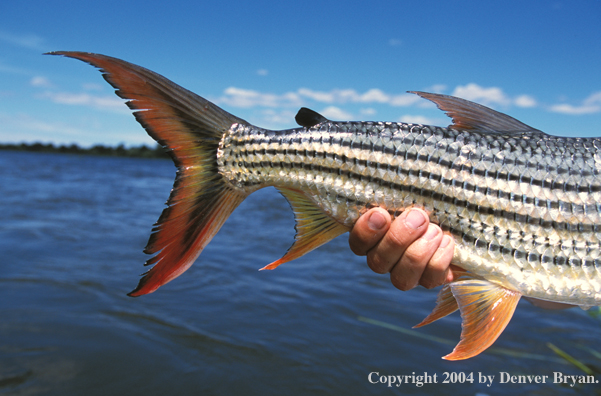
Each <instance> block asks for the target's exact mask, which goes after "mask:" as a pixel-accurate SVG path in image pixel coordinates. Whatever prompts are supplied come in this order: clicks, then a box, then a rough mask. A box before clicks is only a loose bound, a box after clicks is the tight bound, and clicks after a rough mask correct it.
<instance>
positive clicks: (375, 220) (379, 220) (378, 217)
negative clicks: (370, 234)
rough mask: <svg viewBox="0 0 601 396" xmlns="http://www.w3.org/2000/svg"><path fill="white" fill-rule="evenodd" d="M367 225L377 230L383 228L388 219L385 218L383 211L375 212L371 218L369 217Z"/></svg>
mask: <svg viewBox="0 0 601 396" xmlns="http://www.w3.org/2000/svg"><path fill="white" fill-rule="evenodd" d="M367 225H368V226H369V228H371V229H372V230H375V231H377V230H380V229H382V227H384V226H385V225H386V219H385V218H384V216H382V214H381V213H378V212H373V213H372V214H371V215H370V216H369V219H367Z"/></svg>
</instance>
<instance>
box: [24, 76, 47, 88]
mask: <svg viewBox="0 0 601 396" xmlns="http://www.w3.org/2000/svg"><path fill="white" fill-rule="evenodd" d="M29 85H31V86H32V87H41V88H51V87H52V86H53V84H52V83H51V82H50V80H48V79H47V78H46V77H43V76H34V77H32V78H31V80H29Z"/></svg>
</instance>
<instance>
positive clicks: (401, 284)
mask: <svg viewBox="0 0 601 396" xmlns="http://www.w3.org/2000/svg"><path fill="white" fill-rule="evenodd" d="M390 282H391V283H392V285H393V286H394V287H396V288H397V289H399V290H402V291H408V290H411V289H413V287H414V286H415V285H414V284H412V283H411V282H410V281H409V280H408V279H407V278H406V277H403V276H399V275H395V274H390Z"/></svg>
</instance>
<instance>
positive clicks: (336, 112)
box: [321, 106, 354, 121]
mask: <svg viewBox="0 0 601 396" xmlns="http://www.w3.org/2000/svg"><path fill="white" fill-rule="evenodd" d="M321 115H323V116H324V117H326V118H327V119H330V120H334V121H347V120H352V119H353V118H354V117H353V115H352V114H351V113H348V112H346V111H344V110H342V109H341V108H339V107H336V106H328V107H326V108H325V109H323V110H322V111H321Z"/></svg>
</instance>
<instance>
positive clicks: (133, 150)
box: [0, 142, 170, 159]
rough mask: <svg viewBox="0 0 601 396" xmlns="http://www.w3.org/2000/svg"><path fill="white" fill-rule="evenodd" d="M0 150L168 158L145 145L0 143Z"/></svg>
mask: <svg viewBox="0 0 601 396" xmlns="http://www.w3.org/2000/svg"><path fill="white" fill-rule="evenodd" d="M0 150H12V151H28V152H34V153H62V154H80V155H99V156H106V157H131V158H163V159H167V158H170V157H169V154H168V153H167V152H166V151H165V149H164V148H162V147H161V146H159V145H157V146H156V147H154V148H149V147H148V146H146V145H140V146H137V147H125V146H124V145H122V144H121V145H119V146H117V147H110V146H104V145H101V144H97V145H95V146H92V147H90V148H83V147H79V146H78V145H76V144H70V145H59V146H55V145H54V144H52V143H39V142H37V143H0Z"/></svg>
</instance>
